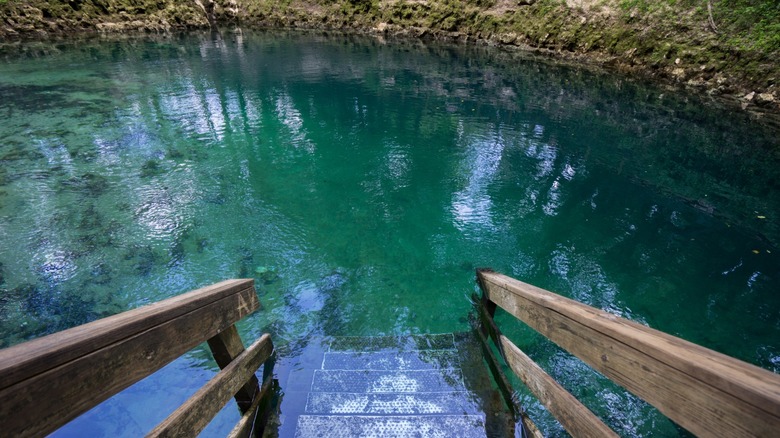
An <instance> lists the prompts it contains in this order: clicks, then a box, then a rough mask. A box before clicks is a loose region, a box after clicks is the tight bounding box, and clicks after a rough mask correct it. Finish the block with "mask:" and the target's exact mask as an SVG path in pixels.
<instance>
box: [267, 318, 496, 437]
mask: <svg viewBox="0 0 780 438" xmlns="http://www.w3.org/2000/svg"><path fill="white" fill-rule="evenodd" d="M471 336H472V335H470V334H465V333H459V334H452V333H447V334H441V335H414V336H406V337H397V336H380V337H346V338H325V339H324V340H323V342H322V344H321V345H322V346H323V347H324V348H323V349H322V350H320V355H319V356H318V357H319V358H320V359H319V361H315V360H316V359H317V357H316V356H314V355H308V356H306V357H305V358H304V359H305V364H304V363H303V362H302V364H304V366H303V367H301V368H298V369H296V370H294V372H291V373H290V377H289V381H288V389H289V390H292V391H296V392H294V393H291V394H290V395H293V396H294V397H295V400H297V401H299V403H298V404H297V408H294V410H292V409H291V410H288V412H289V415H290V420H291V421H292V423H288V424H289V425H290V426H291V427H294V436H295V437H297V438H307V437H374V436H375V437H453V436H457V437H477V436H478V437H484V436H486V435H488V434H489V435H490V436H494V435H495V436H503V435H506V433H505V432H506V431H508V430H509V429H510V428H511V424H509V423H507V422H506V421H505V419H507V418H508V417H506V416H505V415H504V414H503V412H502V411H501V408H498V407H497V406H498V405H497V404H496V402H495V400H499V396H498V395H497V393H495V390H494V389H493V387H492V383H491V382H490V379H489V377H487V374H486V369H485V367H484V364H483V362H482V357H481V353H480V346H479V344H477V343H475V342H474V339H472V338H471ZM304 398H305V403H304V402H303V399H304ZM486 412H487V413H486ZM504 423H507V424H504ZM282 425H283V430H284V431H286V432H285V433H283V434H282V435H283V436H292V435H293V429H292V428H290V429H287V428H286V426H285V425H284V422H283V423H282ZM505 426H506V427H505Z"/></svg>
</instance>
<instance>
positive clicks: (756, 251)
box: [753, 249, 761, 254]
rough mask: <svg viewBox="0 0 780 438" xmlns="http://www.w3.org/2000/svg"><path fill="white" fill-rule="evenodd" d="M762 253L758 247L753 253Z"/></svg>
mask: <svg viewBox="0 0 780 438" xmlns="http://www.w3.org/2000/svg"><path fill="white" fill-rule="evenodd" d="M760 253H761V251H759V250H757V249H754V250H753V254H760Z"/></svg>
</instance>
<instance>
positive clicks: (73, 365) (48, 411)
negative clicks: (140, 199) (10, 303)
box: [0, 280, 259, 436]
mask: <svg viewBox="0 0 780 438" xmlns="http://www.w3.org/2000/svg"><path fill="white" fill-rule="evenodd" d="M257 307H259V303H258V301H257V294H256V293H255V290H254V286H253V281H252V280H230V281H226V282H222V283H219V284H216V285H214V286H210V287H207V288H203V289H198V290H196V291H193V292H189V293H186V294H183V295H180V296H177V297H174V298H171V299H168V300H165V301H161V302H159V303H157V304H153V305H150V306H146V307H142V308H139V309H135V310H132V311H129V312H125V313H122V314H119V315H115V316H112V317H109V318H105V319H102V320H98V321H95V322H92V323H89V324H85V325H83V326H80V327H75V328H73V329H70V330H66V331H63V332H60V333H56V334H53V335H50V336H47V337H44V338H40V339H37V340H34V341H31V342H28V343H25V344H21V345H17V346H15V347H11V348H8V349H6V350H2V351H0V376H2V377H0V379H1V380H2V385H3V387H2V389H0V423H2V425H3V433H7V434H8V435H9V436H40V435H45V434H47V433H50V432H52V431H54V430H55V429H57V428H58V427H60V426H62V425H63V424H65V423H67V422H68V421H70V420H72V419H73V418H75V417H76V416H78V415H80V414H81V413H83V412H85V411H87V410H88V409H90V408H92V407H94V406H95V405H97V404H98V403H100V402H102V401H103V400H105V399H107V398H108V397H110V396H111V395H113V394H116V393H117V392H119V391H121V390H122V389H124V388H126V387H128V386H130V385H131V384H133V383H135V382H137V381H138V380H140V379H142V378H144V377H146V376H148V375H149V374H151V373H153V372H154V371H156V370H158V369H160V368H161V367H163V366H164V365H166V364H168V363H169V362H171V361H172V360H173V359H175V358H177V357H179V356H181V355H182V354H184V353H185V352H187V351H189V350H191V349H192V348H194V347H195V346H197V345H198V344H200V343H202V342H203V341H205V340H206V339H208V338H210V337H213V336H214V335H216V334H217V333H219V332H221V331H223V330H225V329H226V328H228V327H230V326H231V325H232V324H233V323H234V322H236V321H238V320H239V319H241V318H243V317H244V316H246V315H248V314H249V313H251V312H252V311H253V310H254V309H256V308H257Z"/></svg>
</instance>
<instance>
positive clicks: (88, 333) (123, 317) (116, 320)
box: [0, 279, 260, 390]
mask: <svg viewBox="0 0 780 438" xmlns="http://www.w3.org/2000/svg"><path fill="white" fill-rule="evenodd" d="M250 288H252V289H254V280H252V279H241V280H226V281H222V282H220V283H217V284H214V285H211V286H207V287H204V288H200V289H196V290H194V291H191V292H187V293H185V294H182V295H178V296H176V297H173V298H169V299H167V300H164V301H160V302H158V303H155V304H151V305H148V306H144V307H139V308H138V309H134V310H130V311H127V312H123V313H120V314H117V315H114V316H110V317H108V318H103V319H100V320H97V321H93V322H90V323H88V324H84V325H81V326H78V327H74V328H71V329H68V330H64V331H61V332H58V333H54V334H52V335H49V336H45V337H42V338H38V339H34V340H32V341H29V342H25V343H23V344H19V345H15V346H12V347H10V348H6V349H3V350H0V390H2V389H4V388H7V387H8V386H10V385H12V384H15V383H17V382H19V381H21V380H24V379H28V378H30V377H32V376H35V375H37V374H40V373H42V372H44V371H46V370H49V369H52V368H56V367H58V366H60V365H62V364H63V363H66V362H68V361H71V360H73V359H75V358H77V357H80V356H84V355H86V354H89V353H90V352H92V351H95V350H98V349H100V348H102V347H105V346H106V345H109V344H112V343H114V342H117V341H119V340H121V339H124V338H127V337H129V336H132V335H134V334H136V333H140V332H143V331H145V330H148V329H150V328H151V327H154V326H156V325H159V324H162V323H164V322H165V321H169V320H171V319H174V318H176V317H178V316H180V315H184V314H186V313H188V312H192V311H193V310H195V309H198V308H200V307H203V306H207V305H209V304H210V303H213V302H215V301H218V300H220V299H222V298H224V297H226V296H228V295H234V294H237V293H239V292H241V291H243V290H245V289H250ZM240 305H241V306H242V307H246V308H247V309H248V310H249V311H248V312H246V313H247V314H248V313H251V312H253V311H254V310H255V309H257V308H258V307H259V305H260V303H259V301H258V300H257V297H256V296H255V297H253V298H252V299H251V300H250V301H246V302H243V303H240ZM203 340H205V339H203Z"/></svg>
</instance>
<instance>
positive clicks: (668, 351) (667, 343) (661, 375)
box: [477, 270, 780, 437]
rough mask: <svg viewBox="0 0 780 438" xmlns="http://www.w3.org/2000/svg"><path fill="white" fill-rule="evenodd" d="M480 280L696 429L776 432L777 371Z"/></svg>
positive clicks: (522, 287)
mask: <svg viewBox="0 0 780 438" xmlns="http://www.w3.org/2000/svg"><path fill="white" fill-rule="evenodd" d="M477 278H478V281H479V283H480V286H481V288H482V291H483V293H484V296H485V297H486V299H487V300H489V302H491V303H495V304H497V305H498V306H499V307H501V308H502V309H504V310H506V311H507V312H508V313H510V314H511V315H513V316H514V317H516V318H518V319H520V320H521V321H523V322H525V323H526V324H528V325H529V326H530V327H532V328H534V329H535V330H536V331H538V332H539V333H541V334H542V335H544V336H546V337H547V338H548V339H550V340H552V341H553V342H555V343H556V344H558V345H559V346H561V347H562V348H564V349H566V350H568V351H569V352H570V353H572V354H574V355H575V356H577V357H579V358H580V359H582V360H583V361H584V362H585V363H587V364H588V365H590V366H591V367H593V368H594V369H595V370H597V371H599V372H600V373H602V374H603V375H605V376H606V377H608V378H609V379H611V380H612V381H614V382H616V383H618V384H620V385H622V386H623V387H625V388H626V389H628V390H629V391H631V392H633V393H634V394H635V395H637V396H639V397H640V398H642V399H644V400H645V401H647V402H648V403H650V404H652V405H653V406H655V407H656V408H658V410H660V411H661V412H662V413H664V414H665V415H666V416H667V417H669V418H670V419H672V420H673V421H675V422H676V423H678V424H680V425H681V426H683V427H684V428H686V429H688V430H689V431H691V432H693V433H694V434H697V435H699V436H713V435H718V436H734V437H736V436H772V435H774V434H776V433H777V431H778V430H780V376H778V375H777V374H775V373H772V372H770V371H767V370H764V369H762V368H759V367H756V366H754V365H750V364H748V363H745V362H742V361H740V360H737V359H734V358H732V357H729V356H726V355H724V354H721V353H718V352H715V351H712V350H709V349H707V348H704V347H701V346H699V345H696V344H693V343H691V342H688V341H685V340H682V339H679V338H676V337H674V336H671V335H668V334H666V333H663V332H660V331H658V330H654V329H651V328H649V327H646V326H643V325H640V324H637V323H634V322H632V321H629V320H627V319H624V318H620V317H618V316H615V315H612V314H610V313H607V312H604V311H602V310H599V309H595V308H593V307H590V306H586V305H584V304H582V303H578V302H576V301H573V300H570V299H568V298H564V297H562V296H559V295H556V294H554V293H552V292H549V291H545V290H543V289H539V288H537V287H535V286H532V285H529V284H526V283H523V282H521V281H518V280H515V279H513V278H510V277H507V276H504V275H501V274H498V273H495V272H492V271H489V270H479V271H478V272H477ZM572 434H573V435H577V432H576V431H575V432H572Z"/></svg>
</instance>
